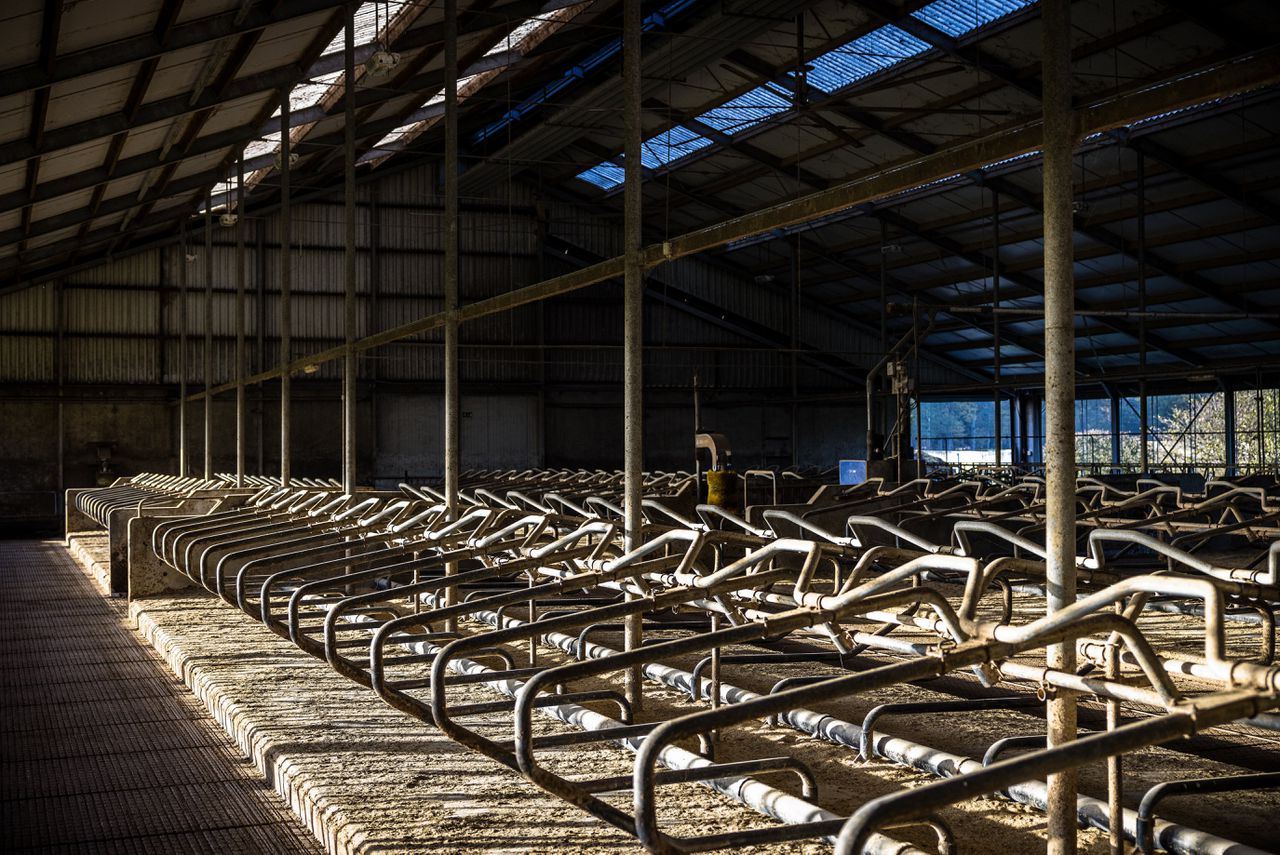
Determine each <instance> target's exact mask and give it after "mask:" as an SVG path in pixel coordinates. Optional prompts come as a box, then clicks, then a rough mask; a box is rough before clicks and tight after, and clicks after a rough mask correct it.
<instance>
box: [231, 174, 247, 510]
mask: <svg viewBox="0 0 1280 855" xmlns="http://www.w3.org/2000/svg"><path fill="white" fill-rule="evenodd" d="M245 228H246V225H245V216H244V152H243V151H242V152H240V156H239V157H238V158H236V370H235V372H234V373H235V378H236V384H237V385H236V486H237V487H243V486H244V469H245V446H246V445H247V444H248V436H247V434H246V431H247V426H246V424H245V401H244V396H245V388H244V375H245V369H244V308H245V295H244V288H245V282H244V230H245Z"/></svg>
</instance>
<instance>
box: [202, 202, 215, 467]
mask: <svg viewBox="0 0 1280 855" xmlns="http://www.w3.org/2000/svg"><path fill="white" fill-rule="evenodd" d="M212 208H213V192H212V189H210V190H206V191H205V192H204V477H205V480H209V479H210V478H212V477H213V395H212V394H210V392H209V390H210V389H211V388H213V210H212Z"/></svg>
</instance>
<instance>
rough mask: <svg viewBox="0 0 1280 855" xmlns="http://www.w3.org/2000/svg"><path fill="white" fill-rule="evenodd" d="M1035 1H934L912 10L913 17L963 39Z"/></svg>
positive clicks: (953, 36)
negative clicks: (964, 36) (966, 35)
mask: <svg viewBox="0 0 1280 855" xmlns="http://www.w3.org/2000/svg"><path fill="white" fill-rule="evenodd" d="M1035 2H1036V0H934V2H932V3H930V4H929V5H928V6H925V7H924V8H922V9H918V10H916V11H915V12H912V13H911V17H913V18H915V19H916V20H917V21H922V22H924V23H926V24H928V25H929V26H931V27H933V28H934V29H935V30H940V31H942V32H944V33H946V34H947V35H949V36H951V37H952V38H959V37H960V36H963V35H965V34H967V33H970V32H972V31H973V30H976V29H977V28H978V27H984V26H986V25H987V24H990V23H991V22H992V21H998V20H1000V19H1001V18H1003V17H1005V16H1006V15H1012V14H1013V13H1014V12H1018V11H1021V10H1022V9H1025V8H1027V7H1028V6H1031V5H1033V4H1034V3H1035Z"/></svg>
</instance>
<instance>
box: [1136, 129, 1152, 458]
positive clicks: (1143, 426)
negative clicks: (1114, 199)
mask: <svg viewBox="0 0 1280 855" xmlns="http://www.w3.org/2000/svg"><path fill="white" fill-rule="evenodd" d="M1137 155H1138V311H1139V312H1142V313H1144V314H1145V312H1146V311H1147V159H1146V157H1145V156H1144V155H1143V153H1142V152H1140V151H1139V152H1137ZM1146 370H1147V319H1146V317H1144V316H1139V318H1138V371H1139V372H1140V373H1141V374H1142V375H1143V377H1142V379H1141V380H1139V381H1138V435H1139V437H1138V438H1139V442H1138V470H1139V471H1140V472H1141V473H1142V474H1144V475H1145V474H1147V473H1148V472H1150V471H1151V458H1150V453H1151V450H1150V446H1149V444H1148V437H1147V431H1148V428H1149V427H1150V425H1149V418H1150V417H1149V416H1148V414H1147V378H1146V376H1145V375H1146Z"/></svg>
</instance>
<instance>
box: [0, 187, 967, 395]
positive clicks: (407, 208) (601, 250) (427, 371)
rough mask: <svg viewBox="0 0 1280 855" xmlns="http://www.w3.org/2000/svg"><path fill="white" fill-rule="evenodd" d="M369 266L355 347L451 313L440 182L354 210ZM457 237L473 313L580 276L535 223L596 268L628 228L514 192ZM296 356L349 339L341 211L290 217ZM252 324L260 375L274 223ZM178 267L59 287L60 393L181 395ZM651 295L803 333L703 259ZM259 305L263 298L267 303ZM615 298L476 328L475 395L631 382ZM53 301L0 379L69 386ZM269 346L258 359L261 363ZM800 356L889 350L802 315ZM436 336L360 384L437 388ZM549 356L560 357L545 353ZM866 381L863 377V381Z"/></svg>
mask: <svg viewBox="0 0 1280 855" xmlns="http://www.w3.org/2000/svg"><path fill="white" fill-rule="evenodd" d="M358 199H359V205H360V208H359V211H358V222H357V246H358V251H359V256H358V258H357V264H356V276H357V283H356V284H357V289H358V293H359V295H360V301H361V306H360V309H359V311H358V312H357V330H356V335H357V337H359V336H364V335H367V334H369V333H371V332H375V331H378V330H383V329H387V328H389V327H393V326H396V325H398V324H403V323H406V322H409V321H412V320H414V319H417V318H420V317H422V316H424V315H428V314H431V313H434V312H437V311H439V310H440V308H441V299H440V290H441V270H442V261H443V259H442V255H441V237H440V219H441V214H440V209H441V206H442V200H441V198H440V197H439V196H438V195H437V193H436V192H435V176H434V175H433V172H432V170H431V169H430V168H420V169H415V170H410V171H406V172H402V173H398V174H391V175H389V176H387V177H386V178H385V179H384V180H382V181H380V182H378V183H377V184H370V185H364V186H362V187H361V188H360V192H359V194H358ZM463 205H464V215H463V226H462V232H461V240H462V249H463V258H462V262H461V281H462V287H463V299H464V302H465V301H467V300H474V299H480V298H484V297H488V296H492V295H495V294H501V293H504V292H507V291H510V290H512V289H514V288H519V287H522V286H524V285H528V284H532V283H534V282H536V281H539V280H540V279H542V278H544V277H548V276H553V275H556V274H558V273H562V272H567V271H568V270H571V269H574V268H572V267H571V266H569V264H568V263H566V262H557V261H556V260H554V259H546V258H540V257H539V222H538V218H539V212H540V211H541V212H543V213H544V215H545V220H546V222H545V228H546V229H547V232H548V233H549V234H550V235H553V236H555V237H558V238H561V239H563V240H565V241H568V242H570V243H572V244H573V245H575V246H578V247H581V248H582V249H583V250H585V251H587V252H590V253H593V254H595V255H598V256H603V257H608V256H612V255H615V254H617V253H618V252H619V251H620V250H621V231H620V222H619V221H617V220H616V219H610V218H608V217H602V216H600V215H599V214H597V213H594V212H586V211H583V210H580V209H577V208H575V207H574V206H572V205H568V204H564V203H560V202H547V201H545V200H539V199H537V198H536V197H535V193H534V191H533V189H532V188H529V187H525V186H522V185H516V186H515V187H513V188H512V189H511V191H510V194H509V195H508V196H503V197H501V198H498V197H495V198H491V199H468V200H464V202H463ZM292 220H293V225H292V245H293V247H294V248H293V254H292V270H293V333H292V334H293V342H294V344H293V355H294V356H301V355H304V354H306V353H309V352H313V351H317V350H322V349H325V348H328V347H331V346H333V345H335V344H339V343H341V341H342V334H343V297H342V294H343V287H344V282H343V276H344V272H343V252H342V246H343V240H344V226H343V222H344V211H343V207H342V205H341V204H340V203H314V202H312V203H306V204H299V205H295V206H294V209H293V214H292ZM214 229H215V231H214V235H213V240H214V244H215V245H214V247H213V252H212V254H211V257H208V258H206V252H205V247H204V239H203V236H202V235H200V234H196V235H195V236H193V238H192V241H191V245H190V246H189V247H188V250H187V251H188V253H189V254H190V255H192V256H194V260H192V261H191V262H189V263H187V264H186V267H187V287H188V292H187V299H186V315H187V329H188V332H189V339H188V345H187V366H188V368H187V380H188V382H189V383H192V384H196V385H199V384H200V383H202V382H203V359H204V331H205V324H206V319H205V314H206V311H205V294H204V289H205V285H206V281H207V280H211V281H212V285H213V297H212V312H211V313H210V317H209V321H210V324H211V327H212V331H213V336H214V342H213V349H212V359H211V361H212V378H211V379H212V382H214V383H221V382H225V381H227V380H229V379H232V377H233V376H234V364H233V363H234V335H235V308H236V295H235V285H236V271H235V265H236V257H237V255H236V249H235V243H234V242H235V233H234V232H233V231H232V230H229V229H222V228H220V227H218V226H216V225H215V227H214ZM246 232H247V234H246V249H245V258H244V265H245V281H246V291H247V296H248V300H247V307H246V319H245V331H246V339H247V343H248V358H247V361H248V368H249V370H251V371H252V370H258V369H261V368H264V367H269V366H271V365H274V364H275V363H276V362H277V361H278V355H279V348H278V335H279V328H278V324H277V318H278V309H279V284H280V276H279V273H280V249H279V246H280V221H279V218H278V217H270V218H267V219H265V220H252V221H249V222H248V223H247V224H246ZM183 264H184V262H183V260H182V253H181V251H180V249H179V248H178V247H176V246H174V247H167V248H164V249H157V250H151V251H147V252H142V253H138V254H136V255H132V256H128V257H125V258H121V259H119V260H116V261H112V262H109V263H105V264H102V265H100V266H98V267H95V268H93V269H91V270H88V271H84V272H79V273H75V274H73V275H70V276H68V277H67V278H66V279H65V280H64V281H63V282H62V283H61V289H62V306H63V308H62V314H63V320H64V330H65V337H64V340H63V346H62V359H61V363H62V371H63V379H64V380H65V381H66V382H68V383H111V384H134V383H147V384H150V383H175V382H177V381H178V380H179V376H178V366H179V362H180V354H179V346H178V340H177V334H178V329H179V324H180V320H179V312H180V303H181V301H180V300H179V297H178V290H177V286H178V282H179V274H180V270H181V266H182V265H183ZM654 280H655V281H660V282H663V283H666V284H667V285H668V286H670V287H673V288H678V289H679V290H681V291H683V292H685V293H688V294H691V295H693V296H695V297H697V298H698V299H700V300H703V301H706V302H709V303H712V304H715V305H717V306H722V307H724V308H725V309H726V310H727V311H728V312H729V313H731V314H732V315H734V316H737V317H741V318H745V319H747V320H748V321H751V322H753V323H757V324H760V325H762V326H764V327H767V328H769V329H771V330H774V331H776V332H778V333H782V334H784V335H785V334H786V333H787V331H788V330H789V327H790V321H789V318H790V297H789V295H788V294H787V293H786V290H785V288H781V287H776V286H767V285H762V284H758V283H755V282H752V281H750V280H747V279H745V278H744V277H742V276H740V275H737V274H735V273H733V272H731V271H729V270H727V269H725V268H722V267H719V266H716V265H714V264H711V263H707V262H704V261H700V260H694V259H683V260H680V261H677V262H674V263H672V264H669V265H665V266H664V267H662V268H661V269H660V270H659V271H658V272H656V273H655V275H654ZM259 294H261V299H259ZM619 296H620V295H619V292H618V287H617V285H616V284H608V285H601V286H597V287H595V288H592V289H588V290H587V291H584V292H580V293H579V294H576V295H572V296H570V297H568V298H564V299H561V300H557V301H554V302H553V303H551V304H548V305H547V306H546V307H545V308H540V307H537V306H528V307H522V308H520V309H518V310H515V311H513V312H509V313H506V314H502V315H495V316H490V317H487V318H483V319H481V320H478V321H475V322H472V323H468V324H466V325H464V326H463V330H462V342H463V347H464V350H463V354H462V363H461V365H462V377H463V380H464V382H478V383H490V384H527V383H533V382H539V381H541V380H542V379H544V378H545V380H546V381H547V382H548V383H563V384H579V383H616V382H620V381H621V364H622V355H621V351H620V349H618V347H617V345H618V344H620V342H621V324H622V319H621V312H620V308H619V306H618V298H619ZM57 304H58V295H57V287H56V286H55V285H52V284H48V285H42V286H39V287H35V288H31V289H27V290H24V291H20V292H17V293H14V294H10V295H6V296H4V297H0V328H2V329H3V332H4V334H3V335H2V336H0V381H8V382H53V381H55V380H56V379H57V370H58V355H57V347H56V344H55V330H56V329H57V323H56V321H57ZM260 333H261V335H262V337H263V345H262V347H261V349H260V350H259V348H258V337H259V334H260ZM647 336H648V340H649V341H650V342H652V343H653V344H654V345H655V347H654V348H653V349H652V350H651V351H650V353H649V355H648V358H647V364H648V375H647V382H648V383H649V384H651V385H655V386H673V387H678V386H687V385H688V384H689V382H690V381H691V379H692V377H693V374H694V373H695V372H696V373H698V374H699V376H700V378H702V380H703V382H704V383H707V384H714V385H716V386H718V387H721V388H724V387H733V388H784V387H786V386H788V385H789V384H790V358H789V355H788V354H787V353H786V352H785V351H778V350H768V349H765V348H762V347H761V345H760V343H759V342H752V341H749V340H746V339H744V337H743V336H742V335H740V334H738V333H735V332H732V331H729V330H727V329H725V328H724V325H723V324H716V323H714V322H712V321H708V320H706V319H703V318H697V317H692V316H690V315H689V314H687V313H684V312H681V311H680V310H678V309H676V308H672V307H669V306H656V307H654V308H652V309H651V310H650V311H649V313H648V319H647ZM801 340H802V342H803V343H804V344H805V345H807V346H808V347H812V348H817V349H820V350H824V351H828V352H831V353H835V354H840V355H841V356H842V358H844V359H847V361H848V362H849V363H851V364H854V365H865V364H869V363H870V362H873V361H875V360H874V358H872V355H873V354H874V351H875V350H876V348H877V347H878V344H879V340H878V335H877V334H873V333H872V332H871V331H869V329H868V328H867V327H862V328H859V327H857V326H855V325H852V324H850V323H849V322H848V321H847V319H842V318H840V317H839V316H835V315H832V314H831V313H829V312H824V311H820V310H817V309H814V308H806V309H805V310H804V311H803V312H802V315H801ZM439 341H440V336H439V334H438V333H431V334H425V335H422V336H420V337H419V338H418V339H416V340H414V341H410V342H404V343H399V344H396V345H392V346H389V347H384V348H381V349H379V350H377V351H374V352H372V353H369V354H367V355H366V356H365V357H364V358H362V361H361V367H360V371H361V375H362V376H364V377H368V378H377V379H381V380H399V381H433V380H438V379H440V377H441V360H440V351H439V346H438V345H439ZM540 342H544V343H546V344H547V345H549V346H548V347H547V348H545V349H543V348H540V347H539V346H538V345H539V343H540ZM340 371H341V364H340V363H339V362H332V363H328V364H326V365H324V366H322V367H321V369H320V371H319V372H318V374H317V375H315V376H317V377H319V378H336V377H338V376H339V373H340ZM854 373H855V374H856V372H854ZM799 379H800V383H801V385H802V386H830V385H832V384H833V383H835V382H838V376H835V375H833V374H832V372H830V371H824V370H820V369H815V368H812V367H807V366H802V368H801V371H800V374H799ZM924 379H925V381H926V382H959V381H960V380H961V379H962V378H961V377H960V376H958V375H956V374H955V373H954V372H951V371H948V370H944V369H940V368H938V367H937V366H926V374H925V378H924Z"/></svg>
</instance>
